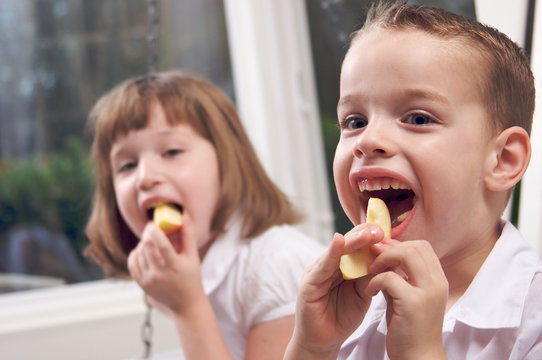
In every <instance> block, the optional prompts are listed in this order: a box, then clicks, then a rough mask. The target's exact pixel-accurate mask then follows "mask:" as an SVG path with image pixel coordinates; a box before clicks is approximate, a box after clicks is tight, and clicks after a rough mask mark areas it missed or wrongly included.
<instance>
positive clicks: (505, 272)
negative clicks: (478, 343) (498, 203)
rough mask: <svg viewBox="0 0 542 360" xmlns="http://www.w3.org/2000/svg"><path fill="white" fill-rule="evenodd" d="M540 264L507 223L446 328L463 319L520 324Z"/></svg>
mask: <svg viewBox="0 0 542 360" xmlns="http://www.w3.org/2000/svg"><path fill="white" fill-rule="evenodd" d="M539 267H540V262H539V259H538V256H537V254H536V252H535V251H533V249H532V247H531V246H530V245H529V244H528V243H527V242H526V241H525V240H524V239H523V237H522V236H521V234H520V233H519V231H518V230H517V229H516V228H515V227H514V226H513V225H512V224H510V223H509V222H506V224H505V226H504V228H503V231H502V233H501V236H500V237H499V239H498V240H497V242H496V243H495V246H494V247H493V249H492V251H491V253H490V254H489V256H488V257H487V259H486V260H485V261H484V263H483V264H482V267H481V268H480V270H479V271H478V273H477V274H476V276H475V277H474V279H473V281H472V283H471V285H470V286H469V288H468V289H467V291H466V292H465V294H463V296H462V297H461V298H460V299H459V300H458V302H457V303H456V304H455V305H454V306H453V307H452V308H451V309H450V310H449V311H448V313H447V314H446V317H445V324H444V329H445V330H446V329H448V328H453V324H454V323H455V321H460V322H462V323H465V324H467V325H469V326H472V327H476V328H485V329H492V328H510V327H518V326H519V325H520V322H521V316H522V313H523V303H524V301H525V297H526V295H527V292H528V290H529V286H530V284H531V281H532V278H533V276H534V274H535V272H536V271H537V269H538V268H539Z"/></svg>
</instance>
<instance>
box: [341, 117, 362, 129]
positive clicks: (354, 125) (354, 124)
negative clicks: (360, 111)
mask: <svg viewBox="0 0 542 360" xmlns="http://www.w3.org/2000/svg"><path fill="white" fill-rule="evenodd" d="M366 126H367V120H366V119H364V118H361V117H358V116H349V117H347V118H346V119H344V120H343V122H342V126H341V127H342V128H343V129H348V130H357V129H361V128H364V127H366Z"/></svg>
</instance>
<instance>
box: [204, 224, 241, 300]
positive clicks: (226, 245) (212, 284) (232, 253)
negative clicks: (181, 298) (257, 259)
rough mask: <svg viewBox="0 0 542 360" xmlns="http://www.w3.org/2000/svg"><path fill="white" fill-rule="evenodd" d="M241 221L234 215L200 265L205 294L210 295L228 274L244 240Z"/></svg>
mask: <svg viewBox="0 0 542 360" xmlns="http://www.w3.org/2000/svg"><path fill="white" fill-rule="evenodd" d="M241 227H242V221H241V219H240V217H239V216H238V215H237V214H234V215H233V216H232V217H231V218H230V220H229V221H228V223H227V224H226V229H225V232H224V233H222V234H221V235H219V236H218V237H217V238H216V239H215V240H214V242H213V243H212V244H211V246H210V248H209V250H208V251H207V254H205V257H204V258H203V261H202V263H201V277H202V283H203V290H204V291H205V294H207V295H209V294H211V293H212V292H213V291H214V290H215V289H216V288H217V287H218V285H220V283H221V282H222V281H223V280H224V278H225V277H226V275H227V274H228V270H229V269H230V267H231V266H232V264H233V263H234V261H235V259H236V258H237V256H238V255H239V252H240V250H241V248H242V245H243V244H244V243H246V240H245V239H244V238H242V236H241Z"/></svg>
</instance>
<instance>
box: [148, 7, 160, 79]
mask: <svg viewBox="0 0 542 360" xmlns="http://www.w3.org/2000/svg"><path fill="white" fill-rule="evenodd" d="M147 9H148V16H149V32H148V34H147V42H148V44H149V59H148V64H147V66H148V71H149V73H153V72H155V71H156V70H157V67H158V50H157V46H156V42H157V40H158V33H159V30H160V9H159V8H158V0H147Z"/></svg>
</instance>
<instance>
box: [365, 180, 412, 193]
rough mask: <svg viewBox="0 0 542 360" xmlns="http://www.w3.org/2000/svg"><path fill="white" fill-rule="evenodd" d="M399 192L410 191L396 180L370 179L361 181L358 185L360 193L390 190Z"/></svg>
mask: <svg viewBox="0 0 542 360" xmlns="http://www.w3.org/2000/svg"><path fill="white" fill-rule="evenodd" d="M390 187H391V188H392V189H395V190H398V189H409V187H408V186H406V185H405V184H403V183H401V182H400V181H399V180H396V179H388V180H370V179H364V180H361V181H360V182H359V183H358V188H359V191H361V192H364V191H378V190H387V189H389V188H390Z"/></svg>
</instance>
